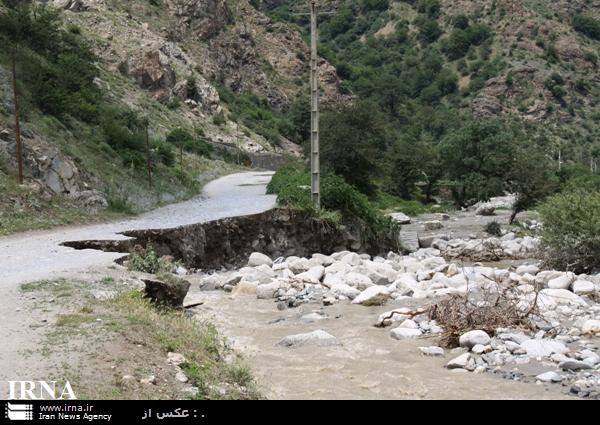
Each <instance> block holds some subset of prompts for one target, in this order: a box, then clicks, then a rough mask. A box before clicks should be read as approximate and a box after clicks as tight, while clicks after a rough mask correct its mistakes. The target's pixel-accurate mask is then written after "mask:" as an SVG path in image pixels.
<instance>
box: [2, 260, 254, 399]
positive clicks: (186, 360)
mask: <svg viewBox="0 0 600 425" xmlns="http://www.w3.org/2000/svg"><path fill="white" fill-rule="evenodd" d="M141 286H142V284H141V281H140V280H139V279H138V276H136V275H135V274H134V275H130V274H129V273H128V272H126V271H124V270H122V269H121V268H119V267H111V268H104V269H97V270H94V271H90V272H88V273H87V274H86V276H70V277H66V278H62V279H56V280H48V281H38V282H32V283H26V284H23V285H21V287H20V289H19V294H18V297H20V298H21V301H23V302H24V304H25V305H26V307H23V308H22V309H19V311H17V312H16V314H18V315H21V316H22V317H23V318H24V323H23V327H22V329H21V332H19V333H15V334H14V339H13V340H11V342H10V345H11V346H12V347H13V348H14V349H13V350H12V352H11V353H9V354H11V356H10V359H11V361H10V362H9V363H8V364H5V363H4V362H3V366H4V367H3V369H4V370H2V371H0V375H4V376H6V379H16V380H46V381H48V380H56V381H58V382H59V383H64V382H65V381H69V382H70V384H71V386H72V388H73V390H74V392H75V394H76V396H77V397H78V398H79V399H152V400H153V399H190V398H191V399H194V398H197V399H206V398H209V399H223V398H225V399H247V398H259V397H260V395H259V394H258V392H257V391H256V390H255V388H254V384H253V378H252V375H251V373H250V371H249V370H248V369H247V368H246V367H245V366H244V365H243V364H242V362H241V361H240V359H239V358H238V357H236V356H235V355H233V354H232V352H231V351H230V350H229V348H228V347H227V345H226V343H225V340H224V339H223V338H222V337H221V336H220V335H219V333H218V332H217V331H216V329H215V328H214V326H212V325H211V324H210V323H208V322H198V321H195V320H192V319H191V318H190V314H189V313H188V312H185V311H167V310H160V309H157V308H156V307H155V306H154V305H152V304H151V303H150V302H149V301H148V300H146V299H144V298H142V296H141V291H140V288H141ZM6 366H10V369H9V370H7V369H6ZM14 375H17V376H14ZM3 380H4V379H3ZM4 396H6V394H5V395H4Z"/></svg>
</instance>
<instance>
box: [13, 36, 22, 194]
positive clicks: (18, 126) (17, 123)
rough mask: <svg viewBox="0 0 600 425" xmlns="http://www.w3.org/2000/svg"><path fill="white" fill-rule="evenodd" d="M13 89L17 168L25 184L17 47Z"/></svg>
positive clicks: (15, 50)
mask: <svg viewBox="0 0 600 425" xmlns="http://www.w3.org/2000/svg"><path fill="white" fill-rule="evenodd" d="M11 56H12V57H11V62H12V88H13V103H14V107H15V143H16V145H17V167H18V169H19V172H18V176H17V182H18V183H19V184H23V144H22V141H21V121H20V119H19V99H18V98H19V96H18V94H17V64H16V62H17V46H16V45H15V46H13V49H12V55H11Z"/></svg>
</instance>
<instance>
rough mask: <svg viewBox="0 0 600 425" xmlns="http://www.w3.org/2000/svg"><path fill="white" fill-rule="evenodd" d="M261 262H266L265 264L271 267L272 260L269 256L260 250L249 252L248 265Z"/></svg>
mask: <svg viewBox="0 0 600 425" xmlns="http://www.w3.org/2000/svg"><path fill="white" fill-rule="evenodd" d="M262 264H266V265H267V266H269V267H272V266H273V260H271V259H270V258H269V256H267V255H265V254H262V253H260V252H253V253H252V254H250V258H248V267H256V266H260V265H262Z"/></svg>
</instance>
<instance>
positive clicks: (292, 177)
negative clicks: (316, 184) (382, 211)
mask: <svg viewBox="0 0 600 425" xmlns="http://www.w3.org/2000/svg"><path fill="white" fill-rule="evenodd" d="M267 193H271V194H277V202H278V203H279V204H280V205H282V206H288V207H293V208H299V209H302V210H304V211H311V212H313V213H315V212H316V211H314V207H313V204H312V200H311V187H310V174H309V172H308V171H306V170H304V169H303V168H301V167H299V166H286V167H282V168H280V169H279V170H278V171H277V172H276V173H275V175H274V176H273V178H272V179H271V182H270V183H269V185H268V186H267ZM321 208H323V209H324V210H329V211H340V212H341V213H342V214H343V215H351V216H354V217H357V218H360V219H361V220H363V221H365V222H367V223H369V224H372V225H374V224H377V223H379V222H380V221H381V219H382V218H381V217H380V215H379V213H378V212H377V210H376V209H375V208H374V207H373V206H372V205H371V204H370V203H369V200H368V198H367V197H366V196H365V195H363V194H362V193H360V192H359V191H358V190H356V188H354V187H353V186H351V185H349V184H348V183H347V182H346V181H345V180H344V179H343V177H340V176H337V175H335V174H329V175H323V176H322V177H321Z"/></svg>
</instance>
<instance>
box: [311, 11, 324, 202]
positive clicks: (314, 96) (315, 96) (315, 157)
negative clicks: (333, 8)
mask: <svg viewBox="0 0 600 425" xmlns="http://www.w3.org/2000/svg"><path fill="white" fill-rule="evenodd" d="M317 37H318V32H317V4H316V1H315V0H310V175H311V185H310V188H311V197H312V201H313V204H314V206H315V209H317V210H318V209H320V208H321V171H320V165H319V84H318V75H317V62H318V57H317V40H318V38H317Z"/></svg>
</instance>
